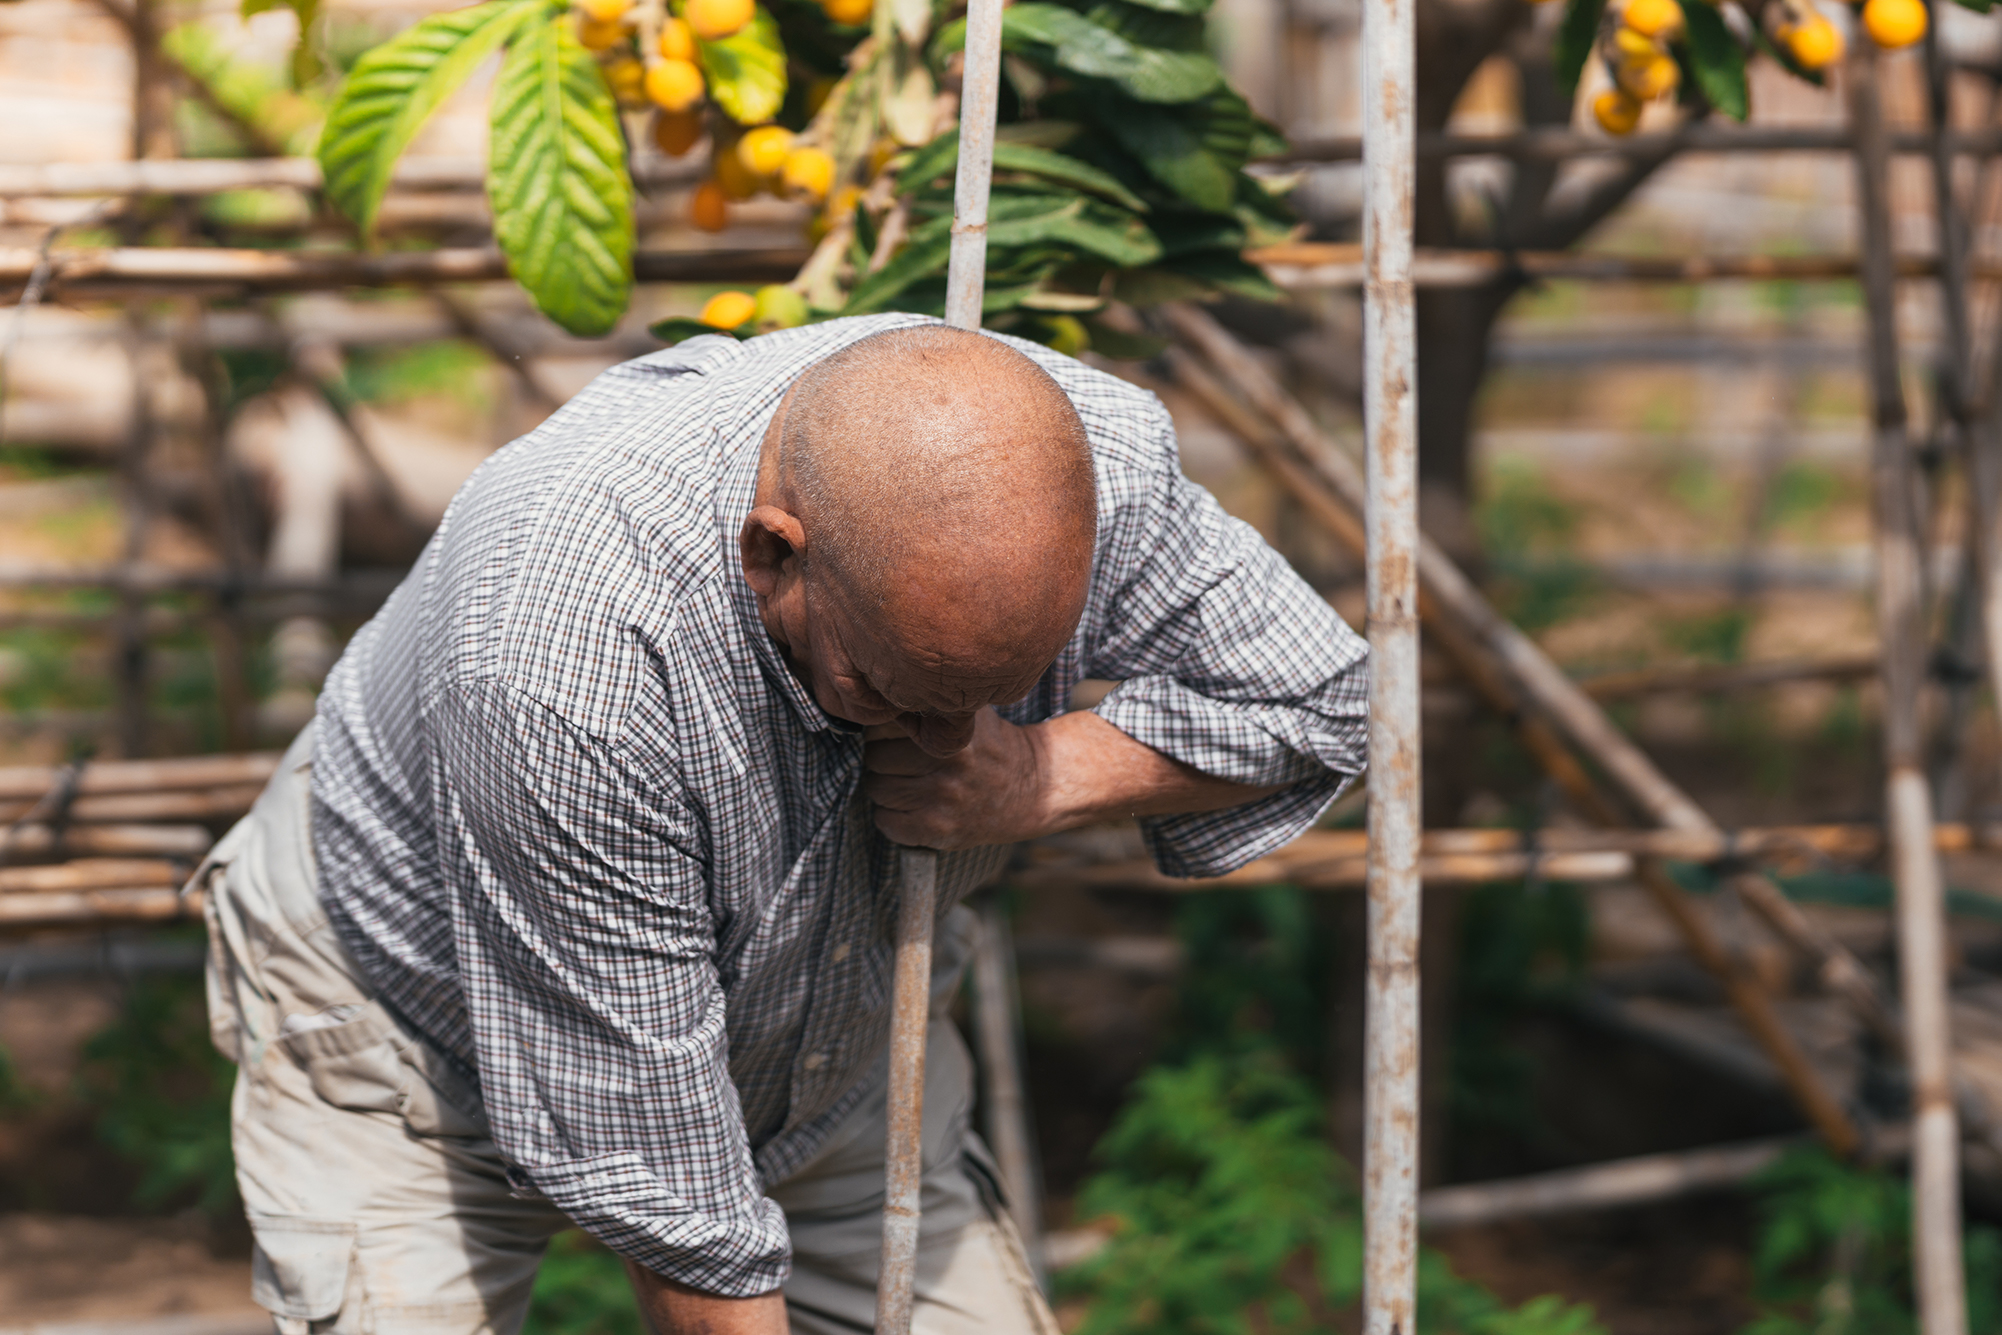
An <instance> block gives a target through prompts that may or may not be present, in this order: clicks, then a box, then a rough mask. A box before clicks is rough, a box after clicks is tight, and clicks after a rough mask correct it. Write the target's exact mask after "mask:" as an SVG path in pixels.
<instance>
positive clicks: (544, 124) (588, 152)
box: [487, 11, 633, 336]
mask: <svg viewBox="0 0 2002 1335" xmlns="http://www.w3.org/2000/svg"><path fill="white" fill-rule="evenodd" d="M545 12H546V11H545ZM492 121H493V136H492V141H491V144H492V146H491V149H490V150H489V162H488V175H487V196H488V198H489V200H490V201H491V202H492V205H493V211H494V239H495V240H496V241H497V242H499V243H500V248H501V252H502V253H503V254H505V255H506V256H507V261H508V268H509V269H510V270H511V271H512V272H513V273H514V276H515V281H517V282H519V283H520V284H521V285H522V287H524V288H525V289H527V291H528V294H529V295H530V296H531V297H533V298H534V299H535V304H536V305H537V306H538V307H540V308H541V310H542V312H543V314H545V315H547V316H548V317H549V318H550V319H552V320H554V321H556V323H557V324H560V325H562V326H563V327H564V328H565V329H567V330H569V331H570V332H571V333H573V334H582V335H586V336H589V335H596V334H602V333H604V332H606V331H607V330H609V329H610V328H611V327H612V326H613V325H614V324H616V323H617V322H618V319H619V316H620V315H622V314H624V313H625V309H626V302H627V300H628V298H629V297H630V296H631V294H632V283H633V187H632V181H631V180H630V179H629V178H628V176H627V175H626V154H625V140H624V138H623V137H622V136H621V134H620V131H619V113H618V108H617V106H616V105H614V103H613V101H612V92H611V89H610V88H608V87H606V85H605V78H604V75H603V74H601V73H600V72H599V70H598V63H597V61H596V60H594V59H593V58H592V56H591V53H590V52H589V51H587V50H585V49H584V47H583V45H582V44H581V43H580V42H578V40H577V36H576V32H575V30H574V25H572V23H571V22H570V20H569V17H568V16H567V15H557V16H555V17H552V18H547V19H543V20H540V21H538V22H536V23H532V24H529V25H527V26H526V27H524V28H523V29H522V30H521V32H520V33H519V35H518V36H517V37H516V38H515V40H514V43H513V44H512V46H510V47H509V49H508V53H507V60H506V61H505V62H504V63H503V64H502V65H501V72H500V79H499V81H498V82H497V83H496V84H495V87H494V98H493V108H492Z"/></svg>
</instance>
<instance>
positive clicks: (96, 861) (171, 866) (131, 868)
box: [0, 858, 189, 895]
mask: <svg viewBox="0 0 2002 1335" xmlns="http://www.w3.org/2000/svg"><path fill="white" fill-rule="evenodd" d="M188 871H189V868H188V867H187V866H186V865H184V864H183V863H181V862H178V861H175V860H173V859H170V858H84V859H81V860H79V861H76V862H64V863H59V864H57V865H56V866H53V867H0V895H26V894H49V893H53V892H56V891H64V890H116V889H120V888H124V889H149V890H150V889H157V888H161V887H166V888H172V889H178V888H179V887H180V884H181V882H182V881H185V880H186V879H187V878H188Z"/></svg>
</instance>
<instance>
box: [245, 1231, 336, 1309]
mask: <svg viewBox="0 0 2002 1335" xmlns="http://www.w3.org/2000/svg"><path fill="white" fill-rule="evenodd" d="M250 1231H251V1233H252V1235H253V1236H254V1237H255V1238H256V1239H257V1246H256V1248H255V1250H254V1251H253V1252H252V1253H251V1259H250V1296H251V1297H252V1298H253V1299H254V1300H255V1301H256V1302H257V1305H258V1306H260V1307H262V1308H264V1309H265V1310H267V1311H269V1312H270V1313H271V1314H272V1315H274V1316H279V1317H291V1318H292V1319H294V1320H298V1321H325V1320H327V1319H328V1318H330V1317H333V1316H335V1315H337V1314H338V1313H339V1312H340V1310H341V1307H342V1304H343V1302H344V1301H345V1299H346V1297H347V1290H348V1272H349V1270H350V1269H352V1268H353V1266H354V1255H355V1238H356V1229H355V1225H354V1223H353V1222H352V1221H350V1220H339V1219H295V1218H283V1217H279V1216H276V1215H252V1216H251V1218H250Z"/></svg>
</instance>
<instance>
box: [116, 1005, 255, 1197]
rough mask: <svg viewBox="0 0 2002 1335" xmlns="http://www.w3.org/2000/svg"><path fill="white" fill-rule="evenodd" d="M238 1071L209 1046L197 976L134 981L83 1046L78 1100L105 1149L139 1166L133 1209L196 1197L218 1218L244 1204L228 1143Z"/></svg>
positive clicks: (204, 1006)
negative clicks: (91, 1108) (115, 1013)
mask: <svg viewBox="0 0 2002 1335" xmlns="http://www.w3.org/2000/svg"><path fill="white" fill-rule="evenodd" d="M235 1077H236V1068H235V1067H234V1066H232V1065H231V1064H230V1063H229V1061H228V1060H227V1059H225V1058H224V1057H223V1056H222V1055H221V1054H220V1053H218V1052H217V1051H216V1050H215V1046H214V1045H213V1044H212V1043H211V1042H210V1041H209V1032H208V1011H207V1005H206V1002H205V999H204V996H203V990H202V983H201V980H200V979H199V978H176V977H165V976H162V977H148V978H144V979H141V980H138V981H136V982H134V983H133V985H132V988H131V990H130V992H128V993H127V995H126V998H125V1008H124V1011H123V1013H121V1014H120V1015H119V1017H118V1018H117V1019H116V1020H114V1021H113V1022H112V1023H111V1024H110V1025H109V1026H108V1027H106V1028H105V1029H104V1030H103V1031H101V1032H100V1033H98V1034H97V1035H96V1036H95V1037H93V1038H92V1039H91V1040H90V1042H89V1043H88V1044H87V1045H86V1046H85V1048H84V1065H83V1068H82V1071H81V1072H80V1074H79V1081H80V1084H81V1089H80V1093H81V1095H82V1097H83V1098H84V1099H85V1100H87V1101H88V1102H90V1103H92V1104H94V1105H95V1106H96V1108H97V1109H98V1114H97V1132H98V1135H99V1136H100V1137H101V1138H102V1139H103V1140H104V1142H105V1143H106V1144H108V1145H110V1146H111V1148H112V1149H114V1150H116V1151H117V1152H118V1153H119V1154H121V1155H123V1156H124V1157H125V1158H127V1159H129V1160H130V1161H132V1163H134V1164H135V1165H137V1166H138V1168H139V1170H140V1177H139V1183H138V1186H137V1187H136V1188H135V1190H134V1193H133V1198H134V1203H135V1204H138V1205H140V1206H143V1207H147V1208H154V1207H158V1206H161V1205H165V1204H167V1203H169V1202H170V1201H173V1200H175V1199H176V1198H181V1197H187V1198H191V1199H192V1202H193V1204H195V1205H196V1206H197V1207H198V1208H200V1209H202V1210H204V1211H207V1212H210V1213H220V1212H222V1211H224V1210H226V1209H228V1208H229V1207H230V1206H231V1205H232V1204H233V1203H234V1201H235V1200H236V1171H235V1161H234V1159H233V1158H232V1156H231V1154H230V1144H229V1099H230V1089H231V1087H232V1085H233V1083H234V1080H235Z"/></svg>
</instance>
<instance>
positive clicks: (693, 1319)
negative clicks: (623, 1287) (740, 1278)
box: [626, 1261, 787, 1335]
mask: <svg viewBox="0 0 2002 1335" xmlns="http://www.w3.org/2000/svg"><path fill="white" fill-rule="evenodd" d="M626 1274H627V1276H628V1277H629V1278H630V1279H631V1280H632V1284H633V1293H634V1295H635V1296H636V1297H637V1298H638V1299H639V1306H640V1311H641V1312H643V1313H645V1315H646V1319H647V1323H648V1324H649V1325H650V1326H652V1327H653V1329H654V1330H655V1331H656V1332H657V1335H786V1331H787V1323H786V1305H785V1298H784V1296H783V1295H782V1294H779V1293H766V1294H760V1295H759V1296H758V1297H755V1298H718V1297H716V1296H715V1295H713V1294H708V1293H703V1292H701V1291H700V1290H698V1289H691V1288H689V1287H688V1286H687V1285H686V1284H678V1283H676V1282H675V1281H674V1280H671V1279H668V1278H666V1277H665V1276H662V1275H656V1274H655V1273H654V1272H653V1271H651V1270H647V1269H644V1268H642V1267H640V1266H636V1265H634V1264H633V1263H632V1262H630V1261H628V1262H626Z"/></svg>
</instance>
